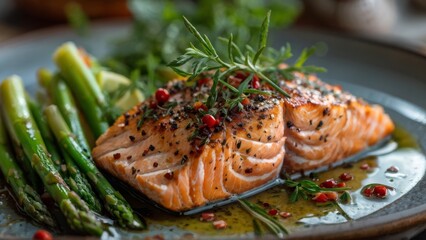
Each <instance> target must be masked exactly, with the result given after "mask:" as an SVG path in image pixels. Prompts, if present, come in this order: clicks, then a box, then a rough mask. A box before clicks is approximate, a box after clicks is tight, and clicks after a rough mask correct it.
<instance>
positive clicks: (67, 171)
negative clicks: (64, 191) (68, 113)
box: [27, 97, 102, 213]
mask: <svg viewBox="0 0 426 240" xmlns="http://www.w3.org/2000/svg"><path fill="white" fill-rule="evenodd" d="M27 102H28V106H29V108H30V110H31V113H32V115H33V117H34V120H35V122H36V124H37V126H38V128H39V130H40V133H41V136H42V137H43V140H44V143H45V145H46V148H47V151H48V152H49V154H50V156H51V159H52V161H53V163H54V164H55V166H56V170H58V171H59V173H60V174H61V176H62V177H63V178H64V180H65V182H66V183H67V184H68V186H69V187H70V188H71V190H73V191H74V192H76V193H77V194H78V195H79V196H80V197H81V199H83V200H84V201H85V202H86V203H87V205H88V207H89V208H90V209H91V210H93V211H95V212H98V213H100V212H101V210H102V206H101V204H100V202H99V201H98V199H97V198H96V195H95V194H94V192H93V190H92V188H91V187H90V184H89V183H88V181H87V179H86V177H85V176H84V175H82V174H81V173H80V170H79V169H78V167H77V166H76V165H75V163H74V162H73V161H72V159H70V157H69V156H68V154H67V153H66V152H64V154H63V158H62V157H61V155H60V153H59V152H58V151H57V149H58V146H57V145H56V144H55V141H54V138H53V136H52V133H51V132H50V129H49V126H48V125H47V122H46V121H45V119H44V117H43V112H42V108H41V107H40V106H39V105H38V104H37V103H35V102H34V101H33V100H32V99H30V98H29V97H27ZM62 159H64V160H62Z"/></svg>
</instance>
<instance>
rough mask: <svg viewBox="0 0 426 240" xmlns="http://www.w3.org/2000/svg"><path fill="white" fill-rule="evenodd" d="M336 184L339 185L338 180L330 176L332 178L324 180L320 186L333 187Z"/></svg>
mask: <svg viewBox="0 0 426 240" xmlns="http://www.w3.org/2000/svg"><path fill="white" fill-rule="evenodd" d="M336 185H337V182H336V181H335V180H334V179H333V178H330V179H327V180H325V181H324V182H322V183H321V184H320V187H322V188H333V187H335V186H336Z"/></svg>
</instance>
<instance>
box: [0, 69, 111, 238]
mask: <svg viewBox="0 0 426 240" xmlns="http://www.w3.org/2000/svg"><path fill="white" fill-rule="evenodd" d="M0 95H1V102H2V107H3V111H4V113H5V121H6V122H7V123H8V126H10V128H8V130H9V132H12V133H13V134H12V135H14V136H16V137H17V138H18V139H19V141H20V142H21V144H22V147H23V149H24V152H25V155H26V156H27V157H28V158H29V159H31V164H32V167H33V168H34V169H35V170H36V171H37V173H38V175H39V176H40V178H41V179H42V181H43V184H44V187H45V188H46V190H47V192H48V193H49V194H50V195H51V196H52V198H53V199H54V200H55V202H56V203H57V204H58V206H59V208H60V210H61V211H62V213H63V214H64V216H65V218H66V220H67V222H68V224H69V225H70V227H71V229H73V230H75V231H77V232H81V233H84V234H93V235H96V236H100V235H101V234H102V232H103V226H102V224H101V223H100V222H99V221H98V220H97V219H96V218H95V215H94V214H93V213H92V212H91V211H90V210H89V208H88V207H87V205H86V203H85V202H84V201H83V200H81V198H80V197H79V196H78V195H77V194H76V193H75V192H73V191H71V190H70V189H69V187H68V186H67V185H66V183H65V181H64V179H63V178H62V177H61V175H60V174H59V172H58V171H57V170H56V168H55V165H54V163H53V162H52V160H51V158H50V156H49V154H48V152H47V150H46V146H45V144H44V141H43V139H42V137H41V134H40V131H39V129H38V128H37V125H36V124H35V122H34V119H33V117H32V116H31V113H30V111H29V108H28V104H27V101H26V97H25V90H24V86H23V84H22V80H21V78H20V77H18V76H11V77H9V78H7V79H6V80H4V81H3V83H2V84H1V85H0Z"/></svg>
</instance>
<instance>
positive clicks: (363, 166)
mask: <svg viewBox="0 0 426 240" xmlns="http://www.w3.org/2000/svg"><path fill="white" fill-rule="evenodd" d="M359 168H360V169H362V170H368V169H370V165H369V164H368V163H364V164H362V165H361V166H360V167H359Z"/></svg>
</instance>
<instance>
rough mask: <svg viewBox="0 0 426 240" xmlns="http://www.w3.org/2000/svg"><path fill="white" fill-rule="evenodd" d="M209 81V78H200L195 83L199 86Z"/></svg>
mask: <svg viewBox="0 0 426 240" xmlns="http://www.w3.org/2000/svg"><path fill="white" fill-rule="evenodd" d="M210 81H211V78H201V79H200V80H198V81H197V85H198V86H199V87H200V86H202V85H204V84H207V83H208V82H210Z"/></svg>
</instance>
